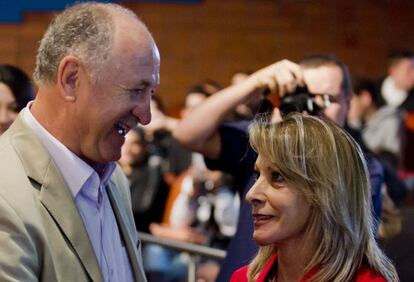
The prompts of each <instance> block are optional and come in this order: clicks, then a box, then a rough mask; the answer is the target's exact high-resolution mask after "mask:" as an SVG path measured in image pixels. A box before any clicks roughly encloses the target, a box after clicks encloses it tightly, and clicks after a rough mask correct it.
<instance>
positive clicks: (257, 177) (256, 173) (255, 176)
mask: <svg viewBox="0 0 414 282" xmlns="http://www.w3.org/2000/svg"><path fill="white" fill-rule="evenodd" d="M253 175H254V180H257V179H259V177H260V173H259V172H258V171H254V172H253Z"/></svg>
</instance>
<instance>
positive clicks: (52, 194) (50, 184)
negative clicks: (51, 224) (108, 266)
mask: <svg viewBox="0 0 414 282" xmlns="http://www.w3.org/2000/svg"><path fill="white" fill-rule="evenodd" d="M10 129H11V138H12V142H13V145H14V147H15V149H16V151H17V152H18V154H19V156H20V158H21V160H22V164H23V166H24V169H25V171H26V173H27V176H28V177H29V178H30V179H32V180H34V181H35V182H37V183H39V184H40V185H41V188H40V194H39V199H40V201H41V203H42V204H43V206H44V207H45V208H46V209H47V211H48V212H49V214H50V215H51V216H52V217H53V219H54V221H55V222H56V224H57V225H58V226H59V227H60V229H61V230H62V232H63V233H64V235H65V236H66V238H67V239H68V240H69V242H70V244H71V245H72V247H73V249H74V250H75V252H76V254H77V255H78V257H79V260H80V261H81V263H82V264H83V266H84V268H85V269H86V271H87V273H88V274H89V276H90V277H91V279H92V280H93V281H103V277H102V274H101V271H100V268H99V264H98V262H97V259H96V256H95V255H91V254H94V250H93V247H92V244H91V243H90V240H89V237H88V233H87V231H86V228H85V226H84V224H83V221H82V218H81V216H80V214H79V211H78V210H77V208H76V205H75V202H74V199H73V196H72V194H71V193H70V191H69V188H68V187H67V185H66V183H65V181H64V179H63V177H62V175H61V174H60V172H59V170H58V169H57V168H56V166H55V164H54V163H53V161H52V159H51V157H50V156H49V153H48V152H47V151H46V149H45V148H44V147H43V145H42V144H41V142H40V141H39V140H38V138H37V137H36V136H35V134H34V133H33V132H32V131H31V129H29V128H28V127H27V126H26V125H25V123H24V122H23V120H22V117H21V114H20V115H19V117H18V118H17V120H16V121H15V123H14V124H13V125H12V127H11V128H10Z"/></svg>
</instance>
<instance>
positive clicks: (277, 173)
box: [272, 171, 285, 182]
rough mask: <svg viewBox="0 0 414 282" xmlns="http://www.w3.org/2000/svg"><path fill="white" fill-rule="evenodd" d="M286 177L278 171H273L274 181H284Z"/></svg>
mask: <svg viewBox="0 0 414 282" xmlns="http://www.w3.org/2000/svg"><path fill="white" fill-rule="evenodd" d="M284 180H285V179H284V178H283V176H282V175H281V174H280V173H279V172H276V171H272V182H283V181H284Z"/></svg>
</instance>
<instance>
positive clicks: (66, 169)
mask: <svg viewBox="0 0 414 282" xmlns="http://www.w3.org/2000/svg"><path fill="white" fill-rule="evenodd" d="M32 103H33V102H30V103H29V104H28V105H27V106H26V107H25V108H24V109H23V119H24V121H25V122H26V123H27V125H28V126H29V127H30V128H31V129H32V130H33V132H34V133H35V134H36V136H37V137H38V138H39V139H40V141H41V143H42V144H43V146H44V147H45V148H46V150H47V151H48V153H49V154H50V155H51V157H52V159H53V161H54V163H55V165H56V166H57V168H58V169H59V171H60V173H61V174H62V176H63V178H64V179H65V182H66V184H67V185H68V187H69V190H70V191H71V193H72V195H73V197H74V198H75V197H76V195H77V194H78V193H79V191H80V190H81V189H82V187H83V186H84V184H85V183H86V182H87V181H88V179H90V178H95V179H96V177H98V179H99V178H100V179H101V180H100V184H101V185H99V186H105V185H106V184H107V183H108V181H109V179H110V176H111V175H112V172H113V171H114V170H115V167H116V165H115V163H114V162H111V163H108V164H107V165H105V166H104V167H103V169H102V170H101V171H102V173H100V174H99V176H100V177H99V176H98V174H97V172H96V171H95V170H94V169H93V168H92V167H91V166H90V165H88V164H87V163H86V162H85V161H83V160H82V159H81V158H79V157H78V156H77V155H75V154H74V153H73V152H72V151H70V150H69V149H68V148H67V147H66V146H65V145H63V144H62V143H61V142H60V141H59V140H57V139H56V138H55V137H54V136H53V135H52V134H50V133H49V132H48V131H47V130H46V129H45V128H44V127H43V126H42V125H41V124H40V123H39V122H38V121H37V120H36V119H35V117H34V116H33V115H32V113H31V112H30V107H31V104H32ZM94 175H96V177H93V176H94ZM98 182H99V181H98ZM99 186H98V187H97V189H96V191H94V192H93V194H94V196H93V198H95V195H96V200H97V198H98V188H99ZM94 190H95V189H94Z"/></svg>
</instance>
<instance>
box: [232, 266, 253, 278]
mask: <svg viewBox="0 0 414 282" xmlns="http://www.w3.org/2000/svg"><path fill="white" fill-rule="evenodd" d="M248 267H249V265H248V264H246V265H245V266H242V267H240V268H239V269H237V270H236V271H234V272H233V274H232V275H231V279H230V282H244V281H246V282H247V269H248Z"/></svg>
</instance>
